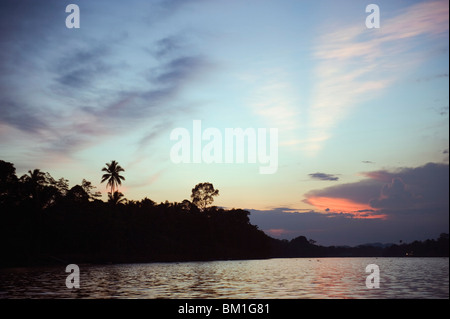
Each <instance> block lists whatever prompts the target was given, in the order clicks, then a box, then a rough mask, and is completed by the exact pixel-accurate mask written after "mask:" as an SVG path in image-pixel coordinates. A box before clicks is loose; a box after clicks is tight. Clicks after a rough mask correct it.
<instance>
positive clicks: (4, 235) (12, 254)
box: [0, 160, 449, 267]
mask: <svg viewBox="0 0 450 319" xmlns="http://www.w3.org/2000/svg"><path fill="white" fill-rule="evenodd" d="M102 172H104V174H103V176H102V179H101V182H107V184H106V187H107V188H108V189H109V190H110V192H108V201H107V202H104V201H102V200H100V197H101V193H100V192H96V191H94V190H95V187H94V186H93V185H92V183H91V182H89V181H87V180H85V179H83V180H82V182H81V184H80V185H75V186H73V187H72V188H69V182H68V180H66V179H64V178H60V179H58V180H56V179H54V178H53V177H52V176H51V175H50V174H49V173H44V172H42V171H41V170H39V169H34V170H33V171H31V170H30V171H28V173H27V174H25V175H23V176H21V177H17V175H16V169H15V167H14V165H13V164H12V163H9V162H5V161H2V160H0V208H1V210H0V211H1V213H0V214H1V215H0V219H1V222H0V253H1V258H0V267H13V266H32V265H43V264H52V263H64V264H67V263H135V262H160V261H164V262H170V261H194V260H227V259H262V258H275V257H379V256H446V257H448V243H449V238H448V234H441V235H440V236H439V238H438V239H429V240H426V241H423V242H421V241H415V242H413V243H409V244H407V243H399V244H392V245H362V246H357V247H338V246H329V247H324V246H320V245H317V244H316V243H315V241H314V240H308V239H307V238H306V237H304V236H299V237H297V238H294V239H292V240H290V241H288V240H279V239H275V238H272V237H270V236H268V235H267V234H266V233H264V232H263V231H262V230H260V229H258V227H257V226H256V225H252V224H251V223H250V219H249V215H250V213H249V212H248V211H245V210H242V209H223V208H220V207H216V206H211V205H212V203H213V201H214V197H215V196H218V195H219V190H217V189H215V188H214V186H213V185H212V184H211V183H199V184H197V185H196V186H195V187H194V188H193V189H192V195H191V201H189V200H187V199H185V200H183V201H182V202H180V203H178V202H174V203H170V202H168V201H166V202H164V203H160V204H157V203H156V202H154V201H152V200H151V199H149V198H144V199H142V200H139V201H135V200H126V199H125V197H124V195H123V194H122V193H121V192H119V186H120V185H121V182H122V181H124V180H125V178H124V177H123V176H122V175H120V173H122V172H124V169H123V168H122V167H120V165H119V164H118V163H117V162H116V161H112V162H111V163H107V164H106V166H105V167H104V168H103V169H102Z"/></svg>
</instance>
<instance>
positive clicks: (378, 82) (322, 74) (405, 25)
mask: <svg viewBox="0 0 450 319" xmlns="http://www.w3.org/2000/svg"><path fill="white" fill-rule="evenodd" d="M447 32H448V3H447V2H446V1H429V2H424V3H419V4H415V5H412V6H410V7H409V8H407V10H406V11H405V12H404V13H401V14H398V15H397V16H394V17H392V18H389V19H384V20H383V24H382V27H381V29H379V30H369V29H365V28H363V27H362V26H361V25H355V26H349V27H346V28H342V29H339V30H337V31H335V32H327V33H326V34H325V35H324V36H322V37H321V38H320V40H319V41H318V45H317V46H316V48H315V53H314V55H315V58H316V59H317V60H318V62H319V66H318V67H317V68H316V71H315V73H316V82H317V84H316V85H315V89H314V93H313V98H312V105H311V107H310V109H309V114H308V122H309V124H308V132H309V133H308V138H307V140H306V141H303V143H302V144H303V146H302V147H303V149H304V151H306V153H307V154H309V155H311V156H315V155H316V154H317V153H318V151H319V150H320V149H321V148H322V145H323V143H324V142H325V141H327V140H328V139H329V138H331V137H332V135H333V129H334V128H335V127H336V126H338V125H339V123H340V122H341V121H342V120H343V119H344V118H345V117H346V116H347V115H348V114H349V113H350V112H351V111H352V109H353V108H354V107H355V106H356V105H357V104H359V103H361V102H363V101H365V100H367V99H368V98H370V97H373V96H374V94H376V93H378V94H379V93H380V92H382V90H383V89H385V88H386V87H388V86H389V85H391V84H392V83H394V82H395V81H396V80H397V77H398V76H399V75H400V74H401V73H403V72H405V71H406V70H408V69H411V68H415V67H416V66H417V65H419V64H420V63H421V61H422V58H421V57H420V56H419V55H417V54H416V53H415V52H414V49H415V46H414V42H413V41H410V40H411V39H413V38H416V39H417V38H418V37H443V36H445V34H446V33H447Z"/></svg>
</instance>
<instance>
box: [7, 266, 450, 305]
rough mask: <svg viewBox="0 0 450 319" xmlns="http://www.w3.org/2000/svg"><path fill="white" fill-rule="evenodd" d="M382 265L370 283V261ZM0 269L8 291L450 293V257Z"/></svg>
mask: <svg viewBox="0 0 450 319" xmlns="http://www.w3.org/2000/svg"><path fill="white" fill-rule="evenodd" d="M372 263H374V264H377V265H379V267H380V274H381V278H380V288H379V289H367V288H366V286H365V279H366V277H367V275H368V274H367V273H366V272H365V267H366V266H367V265H368V264H372ZM79 266H80V289H74V290H71V289H67V288H66V286H65V279H66V276H67V275H68V274H67V273H65V267H63V266H61V267H42V268H31V269H25V268H15V269H2V270H0V298H243V299H245V298H261V299H264V298H448V297H449V292H448V289H449V259H448V258H319V259H317V258H294V259H268V260H240V261H213V262H187V263H153V264H121V265H79Z"/></svg>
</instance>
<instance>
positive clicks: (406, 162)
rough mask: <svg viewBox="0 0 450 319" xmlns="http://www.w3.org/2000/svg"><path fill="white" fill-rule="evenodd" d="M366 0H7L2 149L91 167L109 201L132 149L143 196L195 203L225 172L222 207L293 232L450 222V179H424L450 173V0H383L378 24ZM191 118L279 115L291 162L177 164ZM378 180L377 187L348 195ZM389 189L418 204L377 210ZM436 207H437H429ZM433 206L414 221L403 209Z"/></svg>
mask: <svg viewBox="0 0 450 319" xmlns="http://www.w3.org/2000/svg"><path fill="white" fill-rule="evenodd" d="M69 3H76V4H78V5H79V8H80V11H81V20H80V25H81V27H80V28H79V29H67V28H66V26H65V19H66V16H67V15H68V14H67V13H66V12H65V7H66V5H68V4H69ZM367 4H368V3H364V2H361V1H288V0H284V1H245V2H244V1H205V0H203V1H202V0H191V1H177V0H170V1H163V0H161V1H135V0H133V1H127V2H126V3H125V2H122V1H95V2H92V1H72V2H69V1H67V3H66V2H64V1H45V2H37V1H20V2H19V3H18V2H17V1H2V3H1V5H0V6H1V10H0V30H1V31H0V48H1V50H0V61H1V62H0V107H1V114H0V147H1V159H2V160H5V161H10V162H13V163H14V164H15V166H16V168H17V173H18V175H21V174H24V173H25V172H26V171H28V170H29V169H34V168H40V169H41V170H43V171H47V172H49V173H50V174H52V176H53V177H55V178H59V177H65V178H67V179H69V182H70V185H71V186H73V185H76V184H79V183H80V182H81V180H82V179H83V178H86V179H87V180H90V181H92V182H93V184H94V185H96V186H97V187H98V190H100V191H102V192H103V193H104V194H105V195H104V196H106V187H105V185H102V184H100V178H101V172H100V170H101V168H102V167H103V166H104V164H105V163H106V162H110V161H111V160H117V161H118V162H119V163H120V165H121V166H122V167H124V168H125V174H124V175H125V177H126V181H125V182H124V184H123V187H122V188H121V191H122V192H123V193H124V194H125V196H126V197H127V198H128V199H134V200H138V199H142V198H144V197H146V196H147V197H149V198H151V199H153V200H155V201H156V202H161V201H165V200H169V201H178V202H181V201H182V200H183V199H185V198H189V196H190V190H191V188H192V187H193V186H194V185H195V184H197V183H199V182H206V181H208V182H212V183H213V184H214V185H215V186H216V187H217V188H218V189H219V190H220V196H219V197H218V198H217V199H216V202H215V204H217V205H219V206H224V207H239V208H245V209H249V210H252V212H253V213H252V221H254V222H255V223H257V224H258V225H259V227H260V228H261V229H264V230H265V231H267V232H268V233H269V234H271V235H273V236H279V237H284V238H292V237H294V236H297V235H302V234H305V235H308V237H312V238H313V239H316V240H318V242H319V243H323V244H330V243H334V242H339V243H342V244H354V243H359V242H366V241H371V240H372V239H373V240H375V239H377V240H378V241H394V240H399V239H403V240H408V239H410V240H414V239H425V238H429V237H436V236H438V235H439V232H443V231H447V232H448V195H442V194H443V193H439V194H441V197H432V198H433V200H428V198H426V199H424V197H423V194H424V193H426V191H425V189H433V190H434V189H442V188H444V189H445V187H447V190H448V177H447V186H445V185H444V184H445V180H444V181H440V180H436V179H427V178H425V177H424V175H423V174H422V172H424V171H425V172H430V174H435V171H439V172H441V171H442V172H444V174H445V172H447V176H448V148H449V147H448V129H449V128H448V100H449V96H448V84H449V83H448V3H447V2H446V1H400V0H397V1H377V2H376V4H377V5H378V6H379V8H380V11H381V28H379V29H367V28H366V26H365V19H366V17H367V15H368V13H366V12H365V7H366V5H367ZM193 120H201V121H202V125H203V127H204V128H207V127H214V128H218V129H219V130H222V131H224V130H225V128H238V127H240V128H244V129H245V128H255V129H256V128H270V127H274V128H278V130H279V149H278V170H277V172H276V173H275V174H272V175H261V174H259V173H258V164H174V163H173V162H172V161H171V160H170V157H169V153H170V149H171V147H172V146H173V143H174V142H173V141H170V139H169V136H170V132H171V131H172V130H173V129H175V128H177V127H184V128H187V129H188V130H192V123H193ZM427 163H434V164H435V165H434V166H430V165H428V166H427ZM375 173H377V174H375ZM381 173H383V174H384V175H383V174H381ZM389 174H390V175H389ZM417 174H419V175H420V176H421V178H420V179H417V178H416V179H414V178H412V177H410V176H416V175H417ZM381 175H382V176H385V175H389V177H390V178H391V179H390V180H389V179H385V178H381V179H380V178H379V176H381ZM408 178H409V179H408ZM397 179H400V181H399V182H395V181H397ZM425 180H426V181H428V182H429V183H427V184H425V182H424V181H425ZM406 181H408V182H406ZM361 183H362V184H361ZM430 183H431V184H430ZM440 183H442V185H441V184H440ZM367 184H370V185H371V187H369V188H367V192H368V193H367V194H364V196H362V195H361V196H360V197H358V196H356V197H355V196H351V194H349V193H348V192H345V191H342V190H347V189H353V187H356V188H358V187H360V186H361V185H367ZM372 184H373V185H372ZM389 185H390V186H392V189H395V187H398V188H399V189H400V190H404V191H405V192H406V193H407V194H409V195H405V194H406V193H404V194H403V193H402V194H403V195H405V196H406V197H405V196H404V197H401V196H400V197H401V198H403V199H404V201H405V203H406V204H408V203H409V204H408V205H406V204H405V205H400V206H395V207H394V206H389V205H387V206H379V207H375V206H377V205H376V204H375V203H378V202H377V200H378V201H381V199H382V198H384V199H385V198H390V197H389V196H391V195H389V194H390V193H389V192H388V193H389V194H388V195H386V194H383V187H386V189H387V188H388V186H389ZM362 189H364V190H366V188H365V187H362ZM369 189H370V191H369ZM355 192H356V191H355ZM356 193H357V192H356ZM400 193H401V192H400ZM447 194H448V192H447ZM319 195H320V196H319ZM392 196H394V195H392ZM395 196H399V195H398V194H397V193H396V194H395ZM408 196H409V197H413V198H417V199H418V198H422V202H421V203H419V202H420V201H419V200H417V201H419V202H417V201H414V203H413V202H411V201H409V199H408V198H409V197H408ZM430 202H432V203H433V205H434V206H433V205H431V203H430ZM429 205H431V206H433V209H436V210H437V211H438V212H436V213H435V214H431V215H426V214H430V212H429V210H426V209H425V208H423V207H427V209H429V207H430V206H429ZM399 207H400V208H399ZM422 209H423V212H422V213H423V215H420V214H419V213H417V214H419V215H417V214H416V213H414V214H413V213H411V215H407V216H409V217H408V218H407V220H408V223H407V224H408V226H407V227H406V226H404V227H403V226H399V225H402V219H400V220H399V219H398V218H400V217H399V216H403V215H402V214H398V211H399V210H401V211H405V212H413V211H414V212H415V211H416V210H422ZM363 210H365V211H366V215H364V216H363V215H361V214H360V213H357V211H363ZM305 212H308V214H309V215H308V214H305ZM405 214H407V213H405ZM262 216H264V218H262ZM308 216H313V219H311V218H309V217H308ZM394 216H395V217H394ZM411 216H415V217H411ZM417 216H419V217H417ZM424 216H426V217H427V218H425V219H426V220H430V221H429V223H425V224H424V223H423V218H424ZM369 217H371V218H369ZM292 218H294V219H295V220H296V222H290V223H285V222H284V221H286V220H291V219H292ZM405 218H406V217H405ZM313 220H314V221H313ZM316 220H317V225H316ZM321 223H322V225H324V226H323V227H319V226H318V225H321ZM361 223H364V225H368V226H367V227H368V229H372V231H371V232H370V234H369V232H368V231H364V229H365V228H364V227H366V226H361ZM309 224H314V227H312V226H311V227H309V228H308V225H309ZM327 225H334V226H327ZM344 225H345V226H344ZM403 225H406V223H405V224H403ZM311 229H312V230H313V231H311ZM350 233H351V234H355V235H354V236H350V235H349V234H350ZM356 234H358V235H356ZM399 236H402V238H398V237H399Z"/></svg>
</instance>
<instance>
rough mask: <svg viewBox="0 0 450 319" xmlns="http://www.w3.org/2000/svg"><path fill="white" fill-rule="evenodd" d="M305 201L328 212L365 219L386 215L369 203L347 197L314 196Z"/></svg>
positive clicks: (380, 217) (381, 217)
mask: <svg viewBox="0 0 450 319" xmlns="http://www.w3.org/2000/svg"><path fill="white" fill-rule="evenodd" d="M307 202H308V203H309V204H311V205H313V206H315V207H316V208H318V209H320V210H323V211H326V212H329V213H336V214H338V213H344V214H350V215H353V216H354V217H356V218H365V219H376V218H378V219H385V218H386V215H384V214H379V213H378V212H377V209H374V208H373V207H371V206H370V205H369V204H365V203H358V202H355V201H352V200H350V199H348V198H338V197H321V196H316V197H310V198H308V200H307Z"/></svg>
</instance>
